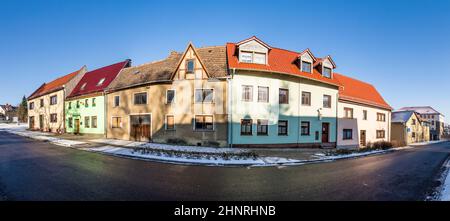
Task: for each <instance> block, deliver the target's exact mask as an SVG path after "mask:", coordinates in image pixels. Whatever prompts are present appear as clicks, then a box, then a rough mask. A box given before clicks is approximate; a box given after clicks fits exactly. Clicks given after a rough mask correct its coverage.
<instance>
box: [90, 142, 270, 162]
mask: <svg viewBox="0 0 450 221" xmlns="http://www.w3.org/2000/svg"><path fill="white" fill-rule="evenodd" d="M83 149H84V150H88V151H93V152H102V153H108V154H113V155H118V156H126V157H132V158H141V159H151V160H159V161H169V162H175V163H187V164H205V165H263V164H266V162H264V161H263V160H262V159H260V158H256V159H251V158H248V159H229V160H225V159H222V158H220V157H216V159H214V157H211V158H209V159H208V158H206V157H204V158H200V159H195V158H189V157H172V156H168V155H164V154H160V155H153V154H142V153H139V152H134V151H133V150H132V149H130V148H123V147H116V146H103V147H94V148H83Z"/></svg>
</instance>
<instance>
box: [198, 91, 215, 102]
mask: <svg viewBox="0 0 450 221" xmlns="http://www.w3.org/2000/svg"><path fill="white" fill-rule="evenodd" d="M213 101H214V90H213V89H195V103H212V102H213Z"/></svg>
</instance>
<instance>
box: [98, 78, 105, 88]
mask: <svg viewBox="0 0 450 221" xmlns="http://www.w3.org/2000/svg"><path fill="white" fill-rule="evenodd" d="M103 82H105V78H102V79H100V80H99V81H98V83H97V86H100V85H102V84H103Z"/></svg>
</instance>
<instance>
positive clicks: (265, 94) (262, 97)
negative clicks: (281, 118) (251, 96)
mask: <svg viewBox="0 0 450 221" xmlns="http://www.w3.org/2000/svg"><path fill="white" fill-rule="evenodd" d="M258 102H263V103H268V102H269V87H258Z"/></svg>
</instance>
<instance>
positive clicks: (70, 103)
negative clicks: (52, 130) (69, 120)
mask: <svg viewBox="0 0 450 221" xmlns="http://www.w3.org/2000/svg"><path fill="white" fill-rule="evenodd" d="M67 106H68V107H67V108H69V110H70V109H72V102H69V105H67Z"/></svg>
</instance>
